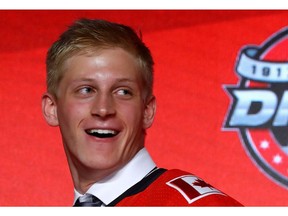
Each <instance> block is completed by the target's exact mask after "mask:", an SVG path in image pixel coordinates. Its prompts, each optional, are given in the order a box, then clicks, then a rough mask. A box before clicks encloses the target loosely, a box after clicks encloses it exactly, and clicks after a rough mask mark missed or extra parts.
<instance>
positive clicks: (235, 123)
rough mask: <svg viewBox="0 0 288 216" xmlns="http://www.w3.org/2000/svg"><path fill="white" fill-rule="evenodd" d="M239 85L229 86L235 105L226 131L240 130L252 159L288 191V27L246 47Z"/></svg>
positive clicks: (239, 68)
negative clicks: (262, 41) (258, 43)
mask: <svg viewBox="0 0 288 216" xmlns="http://www.w3.org/2000/svg"><path fill="white" fill-rule="evenodd" d="M235 70H236V73H237V75H238V76H239V82H238V84H237V85H225V86H224V88H225V89H226V91H227V93H228V95H229V96H230V98H231V104H230V108H229V111H228V113H227V116H226V119H225V123H224V129H237V131H238V132H239V135H240V138H241V141H242V143H243V144H244V146H245V148H246V150H247V151H248V152H249V155H250V157H251V159H252V160H253V161H254V162H255V163H256V164H257V166H258V167H259V168H260V169H261V170H262V171H263V172H264V173H265V174H266V175H267V176H268V177H269V178H270V179H272V180H273V181H274V182H276V183H278V184H280V185H282V186H284V187H286V188H288V157H287V154H288V28H285V29H282V30H280V31H279V32H276V33H275V34H274V35H272V36H271V37H270V38H269V39H268V40H266V41H265V42H264V43H263V44H262V45H259V46H245V47H244V48H243V49H242V50H241V51H240V54H239V56H238V59H237V62H236V68H235Z"/></svg>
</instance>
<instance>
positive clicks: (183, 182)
mask: <svg viewBox="0 0 288 216" xmlns="http://www.w3.org/2000/svg"><path fill="white" fill-rule="evenodd" d="M118 205H121V206H242V205H241V204H240V203H239V202H237V201H236V200H234V199H233V198H231V197H230V196H228V195H227V194H225V193H223V192H221V191H220V190H218V189H216V188H214V187H213V186H212V185H210V184H208V183H206V182H205V181H204V180H202V179H201V178H199V177H197V176H195V175H193V174H191V173H189V172H186V171H183V170H180V169H171V170H167V171H165V172H164V173H163V174H162V175H160V176H159V177H158V178H157V179H156V180H154V181H153V182H152V183H151V184H150V185H149V186H148V187H147V188H146V189H145V190H144V191H142V192H140V193H138V194H135V195H133V196H130V197H127V198H125V199H123V200H122V201H121V202H120V203H119V204H118Z"/></svg>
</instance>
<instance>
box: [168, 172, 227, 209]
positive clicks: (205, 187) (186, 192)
mask: <svg viewBox="0 0 288 216" xmlns="http://www.w3.org/2000/svg"><path fill="white" fill-rule="evenodd" d="M166 184H167V185H169V186H170V187H172V188H175V189H176V190H177V191H179V192H180V193H181V194H182V196H183V197H184V198H185V199H186V200H187V202H188V203H189V204H191V203H193V202H195V201H196V200H199V199H201V198H203V197H205V196H209V195H212V194H222V195H225V194H223V193H221V192H220V191H219V190H217V189H215V188H213V187H212V186H211V185H210V184H207V183H206V182H204V181H203V180H202V179H200V178H198V177H196V176H194V175H184V176H180V177H177V178H174V179H172V180H171V181H169V182H167V183H166Z"/></svg>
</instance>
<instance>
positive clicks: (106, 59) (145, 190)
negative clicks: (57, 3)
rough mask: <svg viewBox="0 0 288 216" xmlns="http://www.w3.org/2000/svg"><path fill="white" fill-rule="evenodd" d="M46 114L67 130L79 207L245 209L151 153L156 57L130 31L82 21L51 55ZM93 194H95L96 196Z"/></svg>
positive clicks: (52, 123) (65, 135)
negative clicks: (147, 141) (148, 137)
mask: <svg viewBox="0 0 288 216" xmlns="http://www.w3.org/2000/svg"><path fill="white" fill-rule="evenodd" d="M46 64H47V93H45V94H44V95H43V98H42V110H43V115H44V117H45V119H46V121H47V123H48V124H49V125H50V126H59V128H60V131H61V134H62V138H63V145H64V149H65V153H66V156H67V160H68V165H69V168H70V171H71V175H72V179H73V183H74V187H75V199H74V205H75V206H206V205H208V206H239V205H241V204H240V203H238V202H237V201H236V200H234V199H232V198H231V197H229V196H228V195H226V194H224V193H222V192H220V191H219V190H217V189H215V188H213V187H212V186H211V185H209V184H207V183H205V182H204V181H203V180H201V179H199V178H197V177H196V176H194V175H192V174H190V173H188V172H185V171H181V170H166V169H163V168H158V167H157V166H156V164H155V163H154V162H153V160H152V158H151V157H150V155H149V153H148V152H147V150H146V149H145V134H146V129H148V128H149V127H150V126H151V125H152V123H153V119H154V116H155V111H156V101H155V97H154V95H153V88H152V86H153V64H154V62H153V59H152V56H151V53H150V51H149V49H148V48H147V47H146V46H145V44H144V43H143V42H142V41H141V39H140V38H139V37H138V36H137V34H136V33H135V32H134V31H133V30H132V29H131V28H130V27H127V26H124V25H121V24H117V23H111V22H108V21H104V20H88V19H81V20H78V21H77V22H75V23H74V24H73V25H72V26H70V28H69V29H68V30H67V31H66V32H64V33H63V34H62V35H61V36H60V38H59V39H58V41H56V42H55V43H54V44H53V45H52V47H51V48H50V49H49V51H48V54H47V60H46ZM91 195H93V196H91Z"/></svg>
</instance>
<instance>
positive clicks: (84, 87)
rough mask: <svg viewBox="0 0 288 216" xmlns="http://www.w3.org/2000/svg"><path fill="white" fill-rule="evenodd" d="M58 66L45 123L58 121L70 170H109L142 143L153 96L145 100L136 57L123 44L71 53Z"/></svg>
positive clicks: (53, 123) (122, 162) (151, 120)
mask: <svg viewBox="0 0 288 216" xmlns="http://www.w3.org/2000/svg"><path fill="white" fill-rule="evenodd" d="M63 68H64V76H63V77H62V79H61V81H60V83H59V87H58V91H57V97H56V98H55V100H54V102H53V101H52V99H51V96H50V97H49V98H50V99H51V101H52V102H51V103H50V104H52V106H53V105H54V106H53V108H54V113H55V116H54V118H55V119H54V120H53V121H52V123H51V122H50V125H53V126H57V125H59V126H60V130H61V134H62V137H63V144H64V148H65V152H66V155H67V158H68V162H69V165H70V168H71V171H72V175H73V172H74V175H76V173H77V175H81V172H83V173H84V171H85V172H86V171H87V169H89V170H90V171H97V172H103V173H105V174H109V173H110V172H112V171H114V170H116V169H118V168H119V167H120V166H122V165H124V164H125V163H127V162H128V161H129V160H130V159H131V158H132V157H133V156H134V155H135V154H136V153H137V152H138V151H139V150H140V149H141V148H143V146H144V137H145V129H147V128H149V127H150V126H151V124H152V122H153V118H154V113H155V99H154V97H150V98H149V99H148V100H146V99H145V100H144V98H143V95H145V94H144V92H143V91H144V89H143V86H142V83H143V82H142V80H141V75H140V71H139V66H138V64H137V60H136V59H135V57H133V56H132V55H131V54H129V53H128V52H126V51H124V50H123V49H120V48H116V49H104V50H102V51H101V52H98V53H94V54H93V55H92V54H91V53H90V54H89V55H88V54H85V55H84V54H82V55H75V56H73V57H71V58H70V59H68V60H67V61H66V62H65V63H64V67H63ZM44 107H45V105H44ZM50 107H51V106H50ZM44 109H45V108H44ZM50 113H52V112H50Z"/></svg>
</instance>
